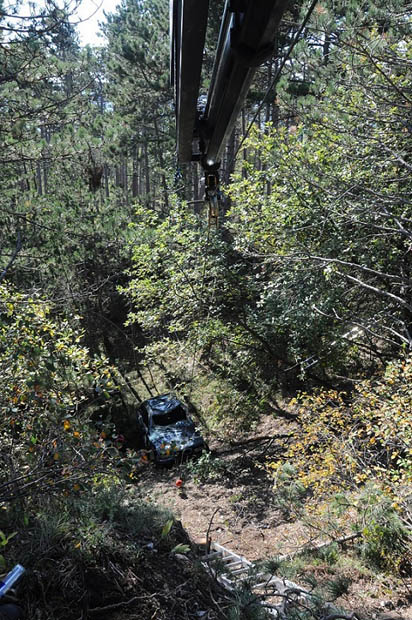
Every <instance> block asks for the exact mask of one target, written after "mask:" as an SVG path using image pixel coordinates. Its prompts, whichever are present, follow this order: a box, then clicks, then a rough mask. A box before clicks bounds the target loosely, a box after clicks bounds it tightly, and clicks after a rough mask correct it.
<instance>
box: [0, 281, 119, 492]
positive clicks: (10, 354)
mask: <svg viewBox="0 0 412 620" xmlns="http://www.w3.org/2000/svg"><path fill="white" fill-rule="evenodd" d="M0 314H1V327H0V369H1V372H0V375H1V378H0V393H1V397H0V407H1V412H2V416H1V434H2V442H3V446H4V447H5V449H6V450H5V451H4V453H3V456H2V459H3V465H2V471H1V475H0V480H1V484H2V487H1V499H2V501H10V500H13V499H18V498H19V497H21V496H23V497H24V496H25V495H27V494H29V495H31V494H33V493H35V492H36V491H37V492H39V491H40V490H41V489H42V488H43V487H44V486H46V487H48V488H49V490H50V491H53V492H56V491H57V490H58V489H60V490H66V492H67V493H69V492H76V491H79V490H80V486H79V479H82V478H84V479H87V478H90V476H92V475H93V474H92V472H93V470H94V469H95V468H96V466H97V465H98V463H99V460H100V459H102V457H103V460H104V458H105V457H104V449H105V446H104V444H102V443H99V442H96V439H94V438H93V435H94V434H95V431H93V428H92V427H91V426H90V422H89V416H88V414H87V413H86V412H85V406H86V405H87V404H89V403H90V402H91V401H92V400H93V399H94V398H95V395H96V391H97V390H99V391H100V392H104V391H106V390H111V389H112V388H113V385H112V383H111V369H110V366H109V365H108V363H107V360H105V359H104V358H102V357H101V358H97V357H96V358H93V357H91V356H90V355H89V352H88V350H87V349H86V348H85V347H84V346H82V344H81V341H82V338H83V334H82V331H81V330H80V329H76V328H75V326H74V325H75V322H76V320H78V319H76V317H71V321H69V320H68V319H64V320H59V319H58V318H56V317H53V316H52V312H51V307H50V305H49V304H47V302H46V301H45V300H44V299H42V298H40V297H38V296H32V297H29V296H27V295H23V294H21V293H18V292H16V291H15V290H14V289H13V287H11V286H9V285H6V284H4V283H3V284H1V285H0ZM71 323H72V324H73V325H71ZM4 459H5V460H4ZM86 465H87V467H86ZM14 479H20V480H22V482H20V484H17V485H15V484H14V483H13V480H14Z"/></svg>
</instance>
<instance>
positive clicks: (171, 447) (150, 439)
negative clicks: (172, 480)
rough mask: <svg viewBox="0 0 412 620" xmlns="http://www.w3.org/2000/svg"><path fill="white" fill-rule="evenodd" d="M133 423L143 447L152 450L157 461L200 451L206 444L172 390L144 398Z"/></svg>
mask: <svg viewBox="0 0 412 620" xmlns="http://www.w3.org/2000/svg"><path fill="white" fill-rule="evenodd" d="M137 423H138V426H139V428H140V431H141V433H142V436H143V440H144V443H145V447H146V448H147V449H148V450H152V451H153V454H154V460H155V462H156V463H158V464H162V465H167V464H170V463H173V462H174V461H175V460H176V459H183V458H184V457H187V456H192V455H194V454H200V453H201V452H202V451H203V450H204V449H205V448H206V444H205V441H204V439H203V437H202V435H201V434H200V433H199V431H197V430H196V427H195V425H194V423H193V421H192V420H191V419H190V417H189V415H188V413H187V407H186V405H184V404H183V403H182V402H181V401H180V400H179V399H178V398H176V396H174V394H163V395H161V396H155V397H154V398H149V399H148V400H145V401H144V402H143V403H142V404H141V405H140V407H139V409H138V414H137Z"/></svg>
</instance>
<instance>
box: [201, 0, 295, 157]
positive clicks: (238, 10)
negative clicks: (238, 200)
mask: <svg viewBox="0 0 412 620" xmlns="http://www.w3.org/2000/svg"><path fill="white" fill-rule="evenodd" d="M288 4H289V0H246V1H242V2H239V1H238V0H226V7H225V13H224V18H223V21H222V29H221V33H220V37H219V43H218V51H219V52H220V53H219V54H217V55H216V59H215V67H214V70H213V76H212V83H211V87H210V90H209V96H208V101H207V106H206V110H205V115H204V118H203V120H202V124H201V128H202V137H203V139H204V143H205V156H204V161H205V164H206V165H212V164H213V163H215V162H217V161H218V160H219V156H220V153H221V150H222V148H223V146H224V145H225V143H226V141H227V139H228V137H229V135H230V133H231V131H232V129H233V126H234V123H235V121H236V118H237V116H238V114H239V112H240V110H241V108H242V106H243V104H244V101H245V99H246V95H247V92H248V90H249V88H250V84H251V82H252V79H253V76H254V74H255V72H256V69H257V67H258V66H259V65H260V64H262V62H264V61H265V60H266V59H267V58H269V57H270V56H271V54H272V53H273V43H274V40H275V34H276V30H277V28H278V26H279V23H280V20H281V19H282V16H283V13H284V11H285V9H286V8H287V6H288Z"/></svg>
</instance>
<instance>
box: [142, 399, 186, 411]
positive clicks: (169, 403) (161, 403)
mask: <svg viewBox="0 0 412 620" xmlns="http://www.w3.org/2000/svg"><path fill="white" fill-rule="evenodd" d="M144 405H146V408H147V409H148V410H150V411H151V413H152V414H153V415H156V414H162V413H166V412H168V411H172V410H173V409H175V408H176V407H178V406H179V405H180V406H182V407H184V405H183V403H182V402H181V401H180V400H179V399H178V398H176V396H175V395H174V394H162V395H161V396H155V397H154V398H149V399H148V400H146V401H145V402H144Z"/></svg>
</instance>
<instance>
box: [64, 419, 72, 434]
mask: <svg viewBox="0 0 412 620" xmlns="http://www.w3.org/2000/svg"><path fill="white" fill-rule="evenodd" d="M63 428H64V430H65V431H68V430H70V428H71V424H70V422H69V420H64V422H63Z"/></svg>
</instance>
